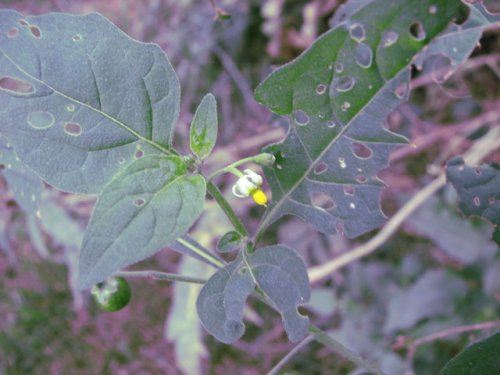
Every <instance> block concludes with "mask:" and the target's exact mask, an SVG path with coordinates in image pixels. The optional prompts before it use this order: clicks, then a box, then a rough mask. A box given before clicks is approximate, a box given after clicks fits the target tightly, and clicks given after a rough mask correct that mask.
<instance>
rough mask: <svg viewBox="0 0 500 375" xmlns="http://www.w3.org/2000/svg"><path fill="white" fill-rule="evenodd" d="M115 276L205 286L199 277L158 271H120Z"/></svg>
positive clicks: (203, 280) (204, 280) (204, 281)
mask: <svg viewBox="0 0 500 375" xmlns="http://www.w3.org/2000/svg"><path fill="white" fill-rule="evenodd" d="M116 275H117V276H123V277H144V278H147V279H151V280H162V281H181V282H185V283H195V284H205V283H206V282H207V280H206V279H202V278H199V277H192V276H185V275H179V274H175V273H167V272H160V271H151V270H146V271H121V272H118V273H116Z"/></svg>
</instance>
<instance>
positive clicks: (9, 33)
mask: <svg viewBox="0 0 500 375" xmlns="http://www.w3.org/2000/svg"><path fill="white" fill-rule="evenodd" d="M18 32H19V30H18V29H17V27H13V28H11V29H9V31H7V36H8V37H9V38H15V37H16V36H17V34H18Z"/></svg>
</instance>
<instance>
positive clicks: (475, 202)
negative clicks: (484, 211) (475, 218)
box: [472, 197, 481, 207]
mask: <svg viewBox="0 0 500 375" xmlns="http://www.w3.org/2000/svg"><path fill="white" fill-rule="evenodd" d="M472 202H473V203H474V206H476V207H479V206H480V205H481V199H480V198H479V197H474V199H473V200H472Z"/></svg>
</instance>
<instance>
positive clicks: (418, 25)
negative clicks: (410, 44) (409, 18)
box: [410, 22, 426, 41]
mask: <svg viewBox="0 0 500 375" xmlns="http://www.w3.org/2000/svg"><path fill="white" fill-rule="evenodd" d="M410 34H411V36H412V37H413V38H415V40H418V41H422V40H424V39H425V37H426V33H425V29H424V25H423V24H422V22H414V23H412V24H411V26H410Z"/></svg>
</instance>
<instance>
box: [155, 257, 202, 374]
mask: <svg viewBox="0 0 500 375" xmlns="http://www.w3.org/2000/svg"><path fill="white" fill-rule="evenodd" d="M207 271H208V270H207V266H206V265H205V264H203V263H200V262H198V261H197V260H196V259H193V258H191V257H183V258H182V262H181V265H180V267H179V273H180V274H182V275H187V276H197V277H200V276H204V275H207V276H208V272H207ZM173 289H174V291H173V297H172V308H171V310H170V312H169V314H168V318H167V322H166V324H165V338H166V339H168V340H171V341H173V342H174V348H175V357H176V360H177V365H178V367H179V368H180V369H181V370H182V371H184V373H185V374H201V360H202V358H204V357H206V355H207V350H206V348H205V345H204V344H203V335H202V331H203V329H202V328H201V324H200V321H199V319H198V316H197V314H196V298H197V297H198V294H199V292H200V289H201V285H200V284H193V283H175V284H174V287H173Z"/></svg>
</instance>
